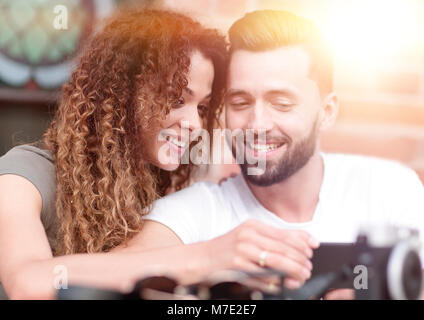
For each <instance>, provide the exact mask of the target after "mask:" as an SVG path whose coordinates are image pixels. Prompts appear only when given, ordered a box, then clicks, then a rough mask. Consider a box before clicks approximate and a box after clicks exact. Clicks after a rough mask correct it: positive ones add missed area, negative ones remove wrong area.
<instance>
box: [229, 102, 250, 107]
mask: <svg viewBox="0 0 424 320" xmlns="http://www.w3.org/2000/svg"><path fill="white" fill-rule="evenodd" d="M248 104H249V103H248V102H247V101H234V102H231V103H230V105H231V106H233V107H245V106H247V105H248Z"/></svg>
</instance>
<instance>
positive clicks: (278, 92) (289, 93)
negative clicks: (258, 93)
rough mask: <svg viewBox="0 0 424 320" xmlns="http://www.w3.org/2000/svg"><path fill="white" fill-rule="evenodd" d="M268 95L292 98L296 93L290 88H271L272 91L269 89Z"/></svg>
mask: <svg viewBox="0 0 424 320" xmlns="http://www.w3.org/2000/svg"><path fill="white" fill-rule="evenodd" d="M266 95H267V96H289V97H291V98H295V97H296V93H295V92H293V91H291V90H288V89H281V90H270V91H267V93H266Z"/></svg>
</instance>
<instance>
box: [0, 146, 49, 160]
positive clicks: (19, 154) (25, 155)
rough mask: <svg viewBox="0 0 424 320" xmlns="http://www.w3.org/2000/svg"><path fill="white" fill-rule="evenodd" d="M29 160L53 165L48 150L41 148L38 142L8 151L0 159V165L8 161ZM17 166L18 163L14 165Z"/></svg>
mask: <svg viewBox="0 0 424 320" xmlns="http://www.w3.org/2000/svg"><path fill="white" fill-rule="evenodd" d="M9 159H10V160H14V161H15V160H17V159H21V160H22V161H24V160H31V161H37V160H38V161H43V160H44V161H47V162H49V163H51V164H52V165H53V164H54V160H53V156H52V154H51V152H50V151H49V150H47V149H46V148H43V144H41V143H40V142H36V143H32V144H24V145H20V146H16V147H14V148H12V149H10V150H9V151H8V152H7V153H6V154H5V155H3V156H2V157H0V164H2V163H4V162H7V161H8V160H9ZM16 165H19V163H16Z"/></svg>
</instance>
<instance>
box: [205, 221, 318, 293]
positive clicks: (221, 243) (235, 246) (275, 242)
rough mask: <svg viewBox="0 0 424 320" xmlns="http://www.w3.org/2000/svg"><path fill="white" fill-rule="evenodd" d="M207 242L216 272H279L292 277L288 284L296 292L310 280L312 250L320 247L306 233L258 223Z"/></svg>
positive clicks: (286, 282) (245, 225)
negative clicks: (296, 289) (223, 270)
mask: <svg viewBox="0 0 424 320" xmlns="http://www.w3.org/2000/svg"><path fill="white" fill-rule="evenodd" d="M207 243H208V249H209V255H210V261H211V265H212V266H213V269H215V270H222V269H236V270H243V271H252V272H256V271H261V270H264V268H271V269H276V270H280V271H283V272H285V273H286V274H287V275H288V277H287V278H286V280H285V285H286V286H287V287H289V288H293V289H294V288H298V287H300V286H301V285H302V284H303V283H304V282H305V281H306V280H307V279H309V278H310V276H311V270H312V263H311V261H310V258H312V255H313V251H312V249H316V248H317V247H318V246H319V243H318V241H317V240H315V239H314V238H313V237H312V236H310V235H309V234H308V233H307V232H305V231H300V230H282V229H278V228H274V227H271V226H269V225H266V224H264V223H262V222H259V221H256V220H248V221H246V222H244V223H243V224H241V225H240V226H238V227H237V228H235V229H234V230H232V231H230V232H228V233H227V234H225V235H223V236H221V237H218V238H215V239H213V240H210V241H208V242H207ZM212 271H213V270H212Z"/></svg>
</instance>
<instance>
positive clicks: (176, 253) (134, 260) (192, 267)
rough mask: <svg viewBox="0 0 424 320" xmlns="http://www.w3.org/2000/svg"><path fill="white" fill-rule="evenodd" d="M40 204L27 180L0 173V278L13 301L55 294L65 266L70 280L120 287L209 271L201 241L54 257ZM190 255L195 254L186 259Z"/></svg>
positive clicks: (188, 277) (190, 278)
mask: <svg viewBox="0 0 424 320" xmlns="http://www.w3.org/2000/svg"><path fill="white" fill-rule="evenodd" d="M41 207H42V200H41V196H40V193H39V192H38V190H37V189H36V188H35V186H34V185H33V184H32V183H31V182H29V181H28V180H27V179H25V178H22V177H20V176H17V175H2V176H0V281H1V283H2V285H3V286H4V288H5V290H6V293H7V294H8V296H9V297H10V298H12V299H50V298H54V294H55V288H54V284H55V281H56V280H57V279H58V277H60V276H61V275H62V276H63V275H64V273H63V270H66V274H67V282H68V283H69V284H82V285H88V286H99V287H105V288H111V289H118V290H122V289H124V288H126V287H127V286H128V285H130V284H132V283H133V282H134V281H135V280H137V279H138V278H140V277H142V276H143V275H144V274H146V273H149V272H153V271H154V270H158V271H160V272H167V271H170V272H172V273H173V274H175V276H177V277H180V276H182V275H183V276H182V278H180V279H181V281H183V282H193V281H196V280H197V279H198V277H199V276H201V275H203V274H207V270H206V269H205V268H207V267H208V265H209V261H208V255H207V254H205V250H204V248H203V246H204V244H196V245H192V246H190V247H189V248H187V247H184V246H178V247H165V248H161V249H152V250H146V251H145V252H135V251H133V250H131V244H130V245H129V246H128V247H126V248H124V249H119V248H118V249H116V250H114V251H113V252H111V253H98V254H77V255H68V256H60V257H53V256H52V253H51V250H50V246H49V243H48V240H47V236H46V234H45V231H44V227H43V225H42V223H41V220H40V212H41ZM192 256H196V257H197V258H196V259H195V260H194V261H193V262H192V263H187V261H189V260H190V257H192ZM170 261H172V264H171V265H170ZM58 266H59V267H61V266H63V267H65V269H64V268H63V267H61V268H58ZM194 271H196V272H197V273H196V272H194Z"/></svg>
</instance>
